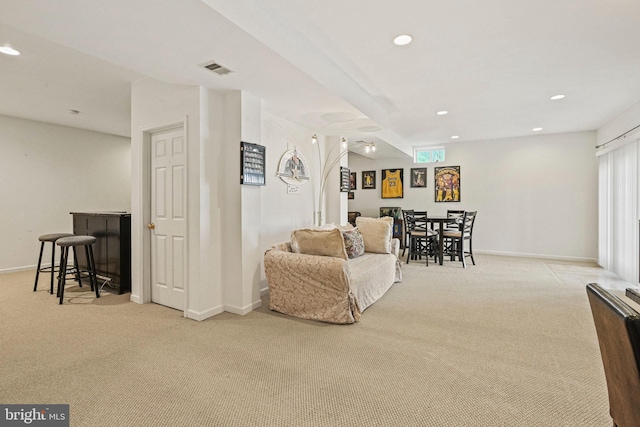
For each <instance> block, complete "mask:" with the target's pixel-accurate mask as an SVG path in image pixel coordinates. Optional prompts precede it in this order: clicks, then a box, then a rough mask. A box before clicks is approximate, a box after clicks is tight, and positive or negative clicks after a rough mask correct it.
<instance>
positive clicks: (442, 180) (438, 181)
mask: <svg viewBox="0 0 640 427" xmlns="http://www.w3.org/2000/svg"><path fill="white" fill-rule="evenodd" d="M433 179H434V183H435V186H434V188H435V190H434V191H435V201H436V202H437V203H440V202H459V201H460V166H443V167H437V168H434V169H433Z"/></svg>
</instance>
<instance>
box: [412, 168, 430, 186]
mask: <svg viewBox="0 0 640 427" xmlns="http://www.w3.org/2000/svg"><path fill="white" fill-rule="evenodd" d="M411 187H414V188H427V168H411Z"/></svg>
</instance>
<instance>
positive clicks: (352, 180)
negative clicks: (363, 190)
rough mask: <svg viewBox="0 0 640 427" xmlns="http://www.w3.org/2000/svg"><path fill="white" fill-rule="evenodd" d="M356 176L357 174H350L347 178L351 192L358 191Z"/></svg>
mask: <svg viewBox="0 0 640 427" xmlns="http://www.w3.org/2000/svg"><path fill="white" fill-rule="evenodd" d="M357 176H358V173H357V172H351V177H350V178H349V184H350V187H351V191H353V190H357V189H358V180H357Z"/></svg>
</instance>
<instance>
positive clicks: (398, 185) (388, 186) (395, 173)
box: [382, 169, 404, 199]
mask: <svg viewBox="0 0 640 427" xmlns="http://www.w3.org/2000/svg"><path fill="white" fill-rule="evenodd" d="M403 179H404V169H382V198H383V199H402V198H403V197H404V191H403V189H402V183H403Z"/></svg>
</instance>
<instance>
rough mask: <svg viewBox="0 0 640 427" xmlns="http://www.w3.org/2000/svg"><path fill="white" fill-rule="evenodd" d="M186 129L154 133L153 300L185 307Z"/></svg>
mask: <svg viewBox="0 0 640 427" xmlns="http://www.w3.org/2000/svg"><path fill="white" fill-rule="evenodd" d="M186 160H187V159H186V143H185V138H184V129H183V128H177V129H171V130H167V131H161V132H156V133H153V134H151V223H150V224H149V225H148V228H149V229H150V232H151V301H152V302H155V303H158V304H162V305H166V306H168V307H172V308H175V309H178V310H184V306H185V285H186V283H187V188H186V183H187V164H186Z"/></svg>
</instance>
